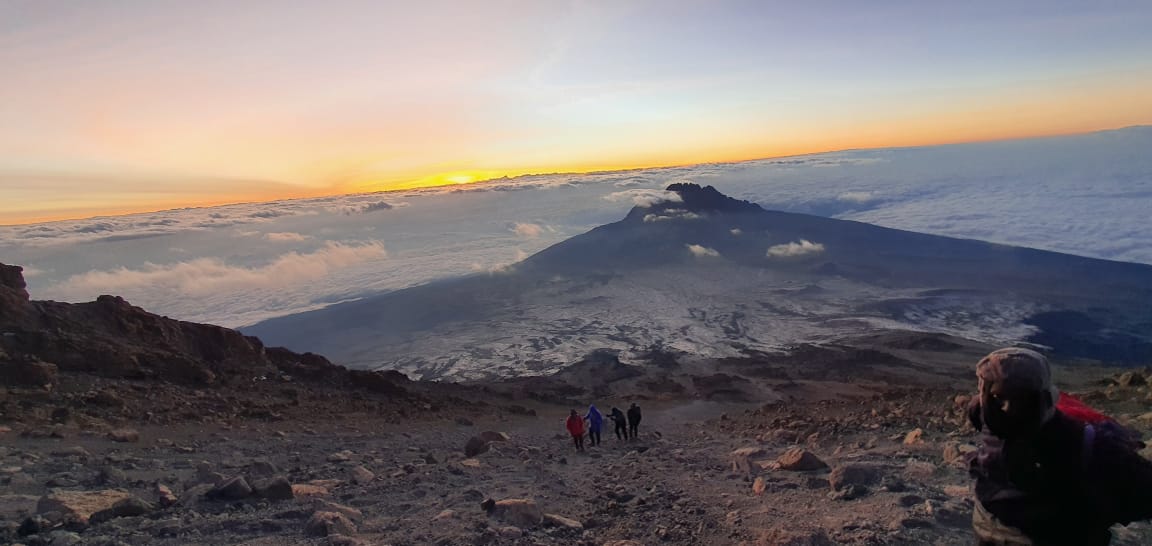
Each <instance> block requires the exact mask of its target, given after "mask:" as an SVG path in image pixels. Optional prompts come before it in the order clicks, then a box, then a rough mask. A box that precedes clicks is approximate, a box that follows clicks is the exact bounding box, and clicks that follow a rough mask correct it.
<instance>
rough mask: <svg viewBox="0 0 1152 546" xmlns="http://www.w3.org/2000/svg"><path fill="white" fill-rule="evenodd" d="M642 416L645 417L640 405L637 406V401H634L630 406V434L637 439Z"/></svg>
mask: <svg viewBox="0 0 1152 546" xmlns="http://www.w3.org/2000/svg"><path fill="white" fill-rule="evenodd" d="M641 417H643V415H641V414H640V406H637V405H636V403H635V402H633V403H632V405H631V406H630V407H629V408H628V435H629V436H631V437H632V438H633V439H635V438H636V435H637V434H638V433H639V432H640V418H641Z"/></svg>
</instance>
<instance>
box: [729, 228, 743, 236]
mask: <svg viewBox="0 0 1152 546" xmlns="http://www.w3.org/2000/svg"><path fill="white" fill-rule="evenodd" d="M728 233H731V234H732V235H743V234H744V230H742V229H740V228H738V227H734V228H732V229H730V230H728Z"/></svg>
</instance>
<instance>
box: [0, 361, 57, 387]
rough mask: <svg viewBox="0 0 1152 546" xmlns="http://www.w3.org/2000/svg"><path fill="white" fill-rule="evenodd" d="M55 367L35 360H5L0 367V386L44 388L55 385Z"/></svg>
mask: <svg viewBox="0 0 1152 546" xmlns="http://www.w3.org/2000/svg"><path fill="white" fill-rule="evenodd" d="M56 372H57V370H56V365H55V364H49V363H47V362H41V361H40V360H37V359H35V358H25V359H21V360H6V361H5V362H4V363H3V365H0V385H12V386H20V387H46V386H50V385H55V384H56Z"/></svg>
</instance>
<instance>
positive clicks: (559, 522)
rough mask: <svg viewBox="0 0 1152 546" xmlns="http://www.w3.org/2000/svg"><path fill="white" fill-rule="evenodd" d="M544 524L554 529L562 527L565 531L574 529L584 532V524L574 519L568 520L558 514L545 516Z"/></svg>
mask: <svg viewBox="0 0 1152 546" xmlns="http://www.w3.org/2000/svg"><path fill="white" fill-rule="evenodd" d="M544 524H545V525H550V526H552V527H560V528H564V529H572V530H576V531H583V530H584V524H583V523H580V522H579V521H576V520H574V519H570V518H566V517H564V516H559V515H556V514H544Z"/></svg>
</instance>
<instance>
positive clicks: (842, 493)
mask: <svg viewBox="0 0 1152 546" xmlns="http://www.w3.org/2000/svg"><path fill="white" fill-rule="evenodd" d="M868 493H870V491H869V490H868V488H867V487H865V486H863V485H856V484H852V485H848V486H845V487H843V488H841V489H838V490H835V491H833V492H832V493H830V494H829V498H831V499H833V500H846V501H847V500H855V499H858V498H861V497H865V496H867V495H868Z"/></svg>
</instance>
